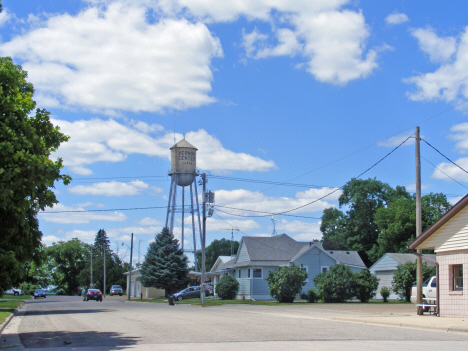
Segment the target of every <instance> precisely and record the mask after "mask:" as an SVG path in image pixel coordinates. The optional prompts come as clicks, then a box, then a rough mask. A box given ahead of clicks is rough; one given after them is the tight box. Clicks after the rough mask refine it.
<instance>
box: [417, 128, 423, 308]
mask: <svg viewBox="0 0 468 351" xmlns="http://www.w3.org/2000/svg"><path fill="white" fill-rule="evenodd" d="M415 139H416V140H415V145H416V238H417V237H419V236H420V235H421V234H422V219H421V152H420V145H419V142H420V140H421V138H420V137H419V127H416V132H415ZM417 253H418V255H417V258H416V283H417V294H416V303H417V304H422V303H423V287H422V284H423V277H422V258H421V254H422V250H421V249H418V250H417ZM418 314H419V315H422V314H423V309H422V307H418Z"/></svg>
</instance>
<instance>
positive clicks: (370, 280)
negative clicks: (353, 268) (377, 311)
mask: <svg viewBox="0 0 468 351" xmlns="http://www.w3.org/2000/svg"><path fill="white" fill-rule="evenodd" d="M353 280H354V281H353V285H354V291H355V294H356V297H357V298H358V299H359V300H360V301H361V302H368V301H369V300H370V299H371V298H372V297H374V295H375V291H376V290H377V287H378V286H379V279H378V278H377V277H376V276H375V275H373V274H372V273H371V272H369V270H367V269H363V270H362V271H360V272H357V273H354V274H353Z"/></svg>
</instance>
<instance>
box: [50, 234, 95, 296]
mask: <svg viewBox="0 0 468 351" xmlns="http://www.w3.org/2000/svg"><path fill="white" fill-rule="evenodd" d="M90 248H91V247H90V245H88V244H86V243H84V242H82V241H81V240H79V239H77V238H74V239H72V240H69V241H59V242H58V243H52V245H51V246H49V247H48V248H47V250H46V251H47V254H48V256H49V258H51V259H52V260H53V266H54V267H55V268H54V270H53V282H54V284H55V285H57V288H58V289H59V290H61V291H62V292H63V293H65V294H67V295H75V294H77V293H78V290H79V287H80V286H81V284H80V281H79V274H80V272H81V271H82V270H83V269H85V268H86V267H87V266H88V262H89V259H90V257H89V255H90Z"/></svg>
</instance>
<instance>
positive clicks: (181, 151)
mask: <svg viewBox="0 0 468 351" xmlns="http://www.w3.org/2000/svg"><path fill="white" fill-rule="evenodd" d="M196 167H197V148H196V147H194V146H193V145H191V144H190V143H189V142H188V141H187V140H185V139H182V140H181V141H179V142H178V143H177V144H175V145H174V146H173V147H171V171H170V173H169V175H170V176H171V188H170V190H169V201H168V204H167V216H166V227H167V228H168V229H169V230H170V232H171V233H172V234H174V229H175V228H174V225H178V224H177V223H176V224H174V221H175V217H176V214H179V213H180V214H181V216H180V231H181V248H182V251H184V252H190V253H193V256H194V263H195V267H197V255H196V252H197V239H196V233H197V231H198V234H199V235H200V242H201V240H202V230H201V222H200V206H199V204H198V190H197V182H196V181H195V180H196V177H197V176H198V173H197V170H196ZM187 190H188V194H187V195H188V197H189V200H188V201H187V199H186V196H185V195H186V192H187ZM178 191H179V192H180V193H181V195H182V196H181V198H179V197H178V196H177V192H178ZM186 214H190V216H191V224H192V228H191V229H192V240H193V246H192V248H191V249H185V248H184V242H185V230H184V229H185V216H186ZM196 224H197V225H196Z"/></svg>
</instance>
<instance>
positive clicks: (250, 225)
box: [206, 217, 260, 234]
mask: <svg viewBox="0 0 468 351" xmlns="http://www.w3.org/2000/svg"><path fill="white" fill-rule="evenodd" d="M206 223H207V224H206V225H207V226H208V227H209V228H210V232H215V231H220V230H222V231H223V232H225V231H226V229H229V228H228V227H227V226H228V224H227V223H226V221H224V220H220V219H216V218H213V217H210V218H207V220H206ZM229 225H230V226H232V227H234V234H236V233H237V231H236V230H235V229H239V230H240V231H242V232H247V231H250V230H254V229H258V228H260V224H258V223H257V222H255V221H254V220H252V219H230V220H229Z"/></svg>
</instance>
